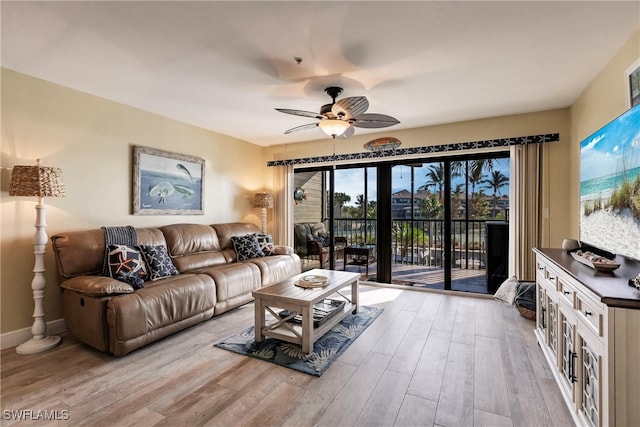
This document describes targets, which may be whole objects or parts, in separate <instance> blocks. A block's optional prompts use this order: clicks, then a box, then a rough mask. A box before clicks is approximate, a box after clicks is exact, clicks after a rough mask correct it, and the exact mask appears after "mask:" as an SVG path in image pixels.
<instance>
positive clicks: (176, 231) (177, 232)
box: [160, 224, 229, 273]
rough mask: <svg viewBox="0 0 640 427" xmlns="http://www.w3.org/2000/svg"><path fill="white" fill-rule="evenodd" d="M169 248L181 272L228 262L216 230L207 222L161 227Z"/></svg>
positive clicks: (174, 262)
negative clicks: (206, 223)
mask: <svg viewBox="0 0 640 427" xmlns="http://www.w3.org/2000/svg"><path fill="white" fill-rule="evenodd" d="M160 230H162V233H163V234H164V236H165V239H166V241H167V249H168V250H169V254H170V255H171V259H172V260H173V264H174V265H175V266H176V268H177V269H178V271H179V272H180V273H185V272H187V271H191V270H194V269H197V268H203V267H210V266H213V265H219V264H226V263H227V262H229V259H228V257H226V256H225V254H224V253H223V252H221V251H220V242H219V240H218V235H217V233H216V231H215V230H214V229H213V228H212V227H211V226H209V225H205V224H173V225H167V226H164V227H161V228H160Z"/></svg>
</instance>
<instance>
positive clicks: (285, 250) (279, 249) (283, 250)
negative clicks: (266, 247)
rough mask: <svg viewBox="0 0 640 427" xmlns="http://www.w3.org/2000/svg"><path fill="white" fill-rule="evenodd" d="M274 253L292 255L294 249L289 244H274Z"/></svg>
mask: <svg viewBox="0 0 640 427" xmlns="http://www.w3.org/2000/svg"><path fill="white" fill-rule="evenodd" d="M275 251H276V255H293V253H294V250H293V248H292V247H291V246H284V245H275Z"/></svg>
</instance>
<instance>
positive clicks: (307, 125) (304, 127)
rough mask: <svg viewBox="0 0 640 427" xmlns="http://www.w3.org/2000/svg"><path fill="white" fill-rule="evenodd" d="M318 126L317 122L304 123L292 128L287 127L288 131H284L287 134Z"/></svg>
mask: <svg viewBox="0 0 640 427" xmlns="http://www.w3.org/2000/svg"><path fill="white" fill-rule="evenodd" d="M317 126H318V123H307V124H306V125H300V126H296V127H294V128H291V129H289V130H288V131H285V133H284V134H285V135H288V134H290V133H294V132H300V131H303V130H307V129H311V128H315V127H317Z"/></svg>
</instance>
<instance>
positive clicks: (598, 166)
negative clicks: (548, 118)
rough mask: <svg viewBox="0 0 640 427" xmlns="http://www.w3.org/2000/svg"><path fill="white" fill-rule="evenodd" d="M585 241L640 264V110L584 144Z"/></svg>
mask: <svg viewBox="0 0 640 427" xmlns="http://www.w3.org/2000/svg"><path fill="white" fill-rule="evenodd" d="M580 241H581V242H582V244H584V245H588V246H591V247H594V248H597V249H603V250H605V251H607V252H611V253H614V254H617V255H622V256H625V257H628V258H633V259H636V260H640V105H636V106H635V107H633V108H631V109H629V110H627V111H626V112H625V113H623V114H622V115H620V116H619V117H617V118H615V119H614V120H612V121H611V122H610V123H608V124H606V125H605V126H603V127H602V128H601V129H600V130H598V131H597V132H595V133H594V134H592V135H590V136H589V137H588V138H586V139H585V140H584V141H582V142H581V143H580Z"/></svg>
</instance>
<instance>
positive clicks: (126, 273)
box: [107, 245, 148, 289]
mask: <svg viewBox="0 0 640 427" xmlns="http://www.w3.org/2000/svg"><path fill="white" fill-rule="evenodd" d="M107 254H108V255H107V262H108V263H109V264H108V265H109V275H110V276H111V277H112V278H114V279H116V280H119V281H121V282H125V283H128V284H130V285H131V287H132V288H133V289H141V288H143V287H144V281H145V279H146V278H147V276H148V272H147V265H146V263H145V261H144V257H143V256H142V253H141V252H140V248H139V247H138V246H133V247H132V246H127V245H109V246H108V247H107Z"/></svg>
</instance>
